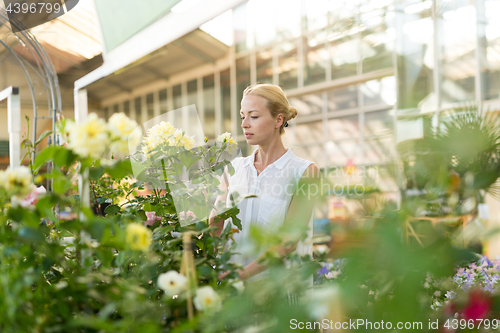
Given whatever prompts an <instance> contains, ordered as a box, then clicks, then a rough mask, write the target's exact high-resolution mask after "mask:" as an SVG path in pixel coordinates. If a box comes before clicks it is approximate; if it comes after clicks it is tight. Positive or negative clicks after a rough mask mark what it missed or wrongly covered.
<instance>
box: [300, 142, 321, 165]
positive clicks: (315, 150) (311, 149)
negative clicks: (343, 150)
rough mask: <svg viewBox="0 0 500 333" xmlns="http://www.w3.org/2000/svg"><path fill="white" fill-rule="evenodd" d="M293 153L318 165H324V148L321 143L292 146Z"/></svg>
mask: <svg viewBox="0 0 500 333" xmlns="http://www.w3.org/2000/svg"><path fill="white" fill-rule="evenodd" d="M293 153H294V154H295V155H297V156H298V157H300V158H304V159H306V160H308V161H312V162H314V163H315V164H316V165H317V166H318V167H320V168H322V167H324V166H325V162H324V160H325V150H324V148H323V145H322V144H321V145H313V146H307V147H300V148H294V149H293Z"/></svg>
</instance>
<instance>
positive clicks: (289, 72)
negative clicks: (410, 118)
mask: <svg viewBox="0 0 500 333" xmlns="http://www.w3.org/2000/svg"><path fill="white" fill-rule="evenodd" d="M279 49H280V53H279V56H278V76H279V85H280V86H281V87H283V88H284V89H293V88H297V86H298V77H297V69H298V66H299V62H298V58H297V45H296V42H285V43H283V44H282V45H281V46H280V48H279Z"/></svg>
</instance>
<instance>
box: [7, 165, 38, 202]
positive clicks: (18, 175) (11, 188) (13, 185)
mask: <svg viewBox="0 0 500 333" xmlns="http://www.w3.org/2000/svg"><path fill="white" fill-rule="evenodd" d="M0 183H1V184H0V185H1V186H3V187H4V188H5V189H6V190H7V192H8V193H9V194H10V195H12V196H18V197H20V198H24V197H25V196H26V195H28V194H29V193H30V192H31V190H32V186H31V185H32V182H31V170H30V169H29V168H28V167H25V166H19V167H16V168H14V169H11V168H10V167H9V168H7V170H6V171H5V172H4V173H3V174H2V175H0Z"/></svg>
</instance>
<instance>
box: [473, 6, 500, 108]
mask: <svg viewBox="0 0 500 333" xmlns="http://www.w3.org/2000/svg"><path fill="white" fill-rule="evenodd" d="M479 3H481V2H479ZM479 5H480V4H478V8H477V9H478V16H479V17H484V16H486V19H485V20H486V22H487V24H486V26H485V25H484V24H483V23H482V22H479V24H478V35H479V45H480V48H479V51H480V55H479V60H480V63H481V74H482V76H483V81H482V83H483V84H482V90H483V91H482V97H483V99H485V100H487V99H497V98H500V1H498V0H490V1H486V2H485V4H484V5H485V8H481V7H479ZM483 11H484V13H483Z"/></svg>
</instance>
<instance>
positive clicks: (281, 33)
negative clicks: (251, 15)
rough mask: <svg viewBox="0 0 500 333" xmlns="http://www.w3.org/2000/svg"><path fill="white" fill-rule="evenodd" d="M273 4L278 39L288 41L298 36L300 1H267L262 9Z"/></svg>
mask: <svg viewBox="0 0 500 333" xmlns="http://www.w3.org/2000/svg"><path fill="white" fill-rule="evenodd" d="M269 4H273V5H274V8H275V11H276V14H275V15H276V18H275V20H276V31H277V37H278V39H282V40H283V39H289V38H295V37H299V36H300V20H301V0H274V1H267V2H266V5H265V6H264V7H262V9H261V10H262V11H266V9H264V8H269Z"/></svg>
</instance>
